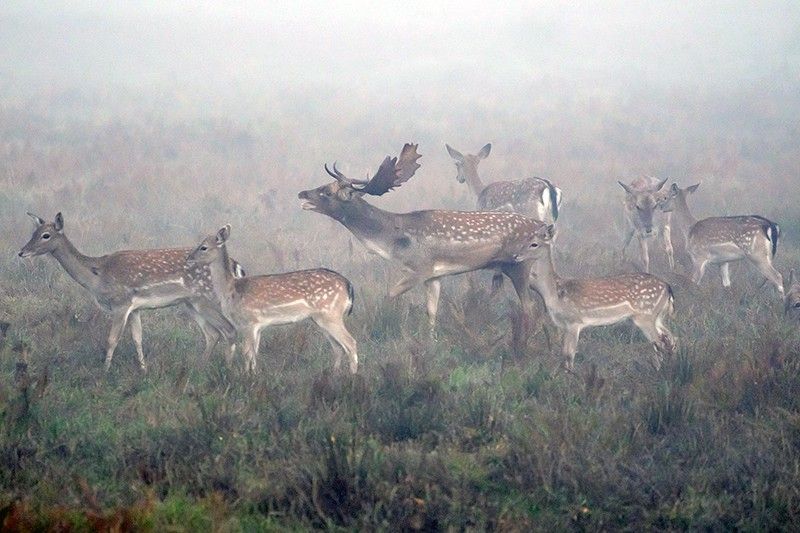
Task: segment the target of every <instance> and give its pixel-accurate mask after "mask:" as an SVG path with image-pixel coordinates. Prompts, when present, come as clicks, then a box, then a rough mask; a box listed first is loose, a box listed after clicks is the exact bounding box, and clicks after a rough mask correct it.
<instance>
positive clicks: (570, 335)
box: [561, 325, 582, 371]
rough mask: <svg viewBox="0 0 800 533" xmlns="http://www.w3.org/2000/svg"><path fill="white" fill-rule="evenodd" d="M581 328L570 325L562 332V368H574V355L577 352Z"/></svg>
mask: <svg viewBox="0 0 800 533" xmlns="http://www.w3.org/2000/svg"><path fill="white" fill-rule="evenodd" d="M581 329H582V328H581V327H580V326H574V325H570V326H567V328H566V329H565V330H564V341H563V342H564V343H563V344H562V345H561V355H562V356H563V357H564V368H566V369H567V370H570V371H571V370H573V369H574V368H575V353H576V352H577V351H578V339H579V338H580V336H581Z"/></svg>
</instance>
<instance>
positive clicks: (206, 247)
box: [200, 244, 208, 252]
mask: <svg viewBox="0 0 800 533" xmlns="http://www.w3.org/2000/svg"><path fill="white" fill-rule="evenodd" d="M206 250H208V246H206V245H205V244H204V245H203V246H201V247H200V251H201V252H205V251H206Z"/></svg>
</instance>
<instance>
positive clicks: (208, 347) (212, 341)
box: [186, 304, 220, 363]
mask: <svg viewBox="0 0 800 533" xmlns="http://www.w3.org/2000/svg"><path fill="white" fill-rule="evenodd" d="M186 308H187V310H188V312H189V316H191V317H192V319H193V320H194V321H195V322H197V325H198V326H200V331H201V332H202V333H203V340H204V341H205V348H204V349H203V355H201V356H200V360H201V361H203V362H204V363H205V362H207V361H208V359H209V357H210V356H211V352H213V351H214V348H215V347H216V346H217V342H219V337H220V332H219V330H218V329H217V328H215V327H214V326H212V325H211V324H210V323H209V321H208V320H206V319H205V318H203V315H201V314H200V313H198V312H197V310H196V309H195V308H194V307H192V306H191V305H189V304H186Z"/></svg>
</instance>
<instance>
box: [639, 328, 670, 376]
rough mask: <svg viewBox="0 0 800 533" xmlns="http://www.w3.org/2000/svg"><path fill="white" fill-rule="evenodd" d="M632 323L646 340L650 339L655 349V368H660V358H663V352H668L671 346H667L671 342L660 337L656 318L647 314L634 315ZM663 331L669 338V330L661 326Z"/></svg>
mask: <svg viewBox="0 0 800 533" xmlns="http://www.w3.org/2000/svg"><path fill="white" fill-rule="evenodd" d="M632 318H633V323H634V324H636V326H637V327H638V328H639V330H641V332H642V333H644V336H645V337H647V340H648V341H650V342H651V343H652V345H653V348H654V349H655V351H656V357H655V359H654V363H655V367H656V369H659V368H661V360H662V358H663V353H664V352H665V351H666V352H670V351H671V348H667V347H668V346H671V343H670V342H669V341H667V340H665V339H662V331H659V329H658V327H657V326H656V319H655V318H654V317H652V316H649V315H639V316H634V317H632ZM663 330H664V331H666V333H667V334H668V335H669V336H668V337H667V336H666V335H665V337H667V338H671V334H669V330H667V329H666V328H663Z"/></svg>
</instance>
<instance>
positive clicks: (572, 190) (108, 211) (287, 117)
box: [0, 1, 800, 271]
mask: <svg viewBox="0 0 800 533" xmlns="http://www.w3.org/2000/svg"><path fill="white" fill-rule="evenodd" d="M799 118H800V4H797V3H796V2H788V1H787V2H760V3H757V4H754V3H750V2H703V3H691V4H689V5H686V4H682V3H671V2H670V3H658V4H652V3H650V2H645V3H630V2H604V3H602V4H601V5H589V4H580V5H577V4H575V3H572V2H564V3H554V2H527V3H523V4H522V5H518V6H515V7H513V8H510V7H493V6H491V5H488V3H486V2H459V3H454V4H442V5H430V3H428V2H404V3H402V4H398V5H377V4H375V3H368V2H364V3H359V2H348V3H342V4H336V5H335V6H333V5H332V6H326V5H318V3H316V2H268V3H262V2H239V3H237V4H236V5H225V6H221V5H218V3H217V2H141V3H135V4H130V3H119V2H112V3H105V2H72V1H70V2H65V1H63V2H62V1H45V2H36V3H30V2H17V1H11V2H9V1H5V2H3V3H2V4H0V180H2V183H3V185H4V187H3V191H2V192H0V198H2V207H3V208H2V210H0V219H1V220H0V223H2V226H3V227H4V228H6V230H7V231H5V238H3V239H2V241H5V242H3V245H4V246H7V247H8V248H9V252H13V250H15V249H18V248H19V246H20V245H21V244H22V243H23V242H24V241H25V240H26V239H27V237H28V234H29V231H30V227H29V223H28V221H27V219H26V217H25V216H24V211H25V210H31V211H34V212H36V213H38V214H40V215H41V216H43V217H46V218H48V219H49V218H52V216H53V215H54V214H55V212H56V211H58V210H61V211H63V212H64V214H65V217H66V220H67V232H68V234H69V235H70V236H71V237H72V238H73V240H75V241H76V244H77V245H78V247H79V248H80V249H81V250H84V251H86V252H87V253H101V252H107V251H111V249H117V248H121V247H140V246H167V245H181V244H183V245H187V246H189V245H192V244H194V241H195V240H197V239H198V238H199V237H200V236H202V235H204V234H206V233H210V232H211V231H213V230H214V229H215V228H217V227H218V226H220V225H221V224H223V223H225V222H232V223H233V224H234V233H233V235H234V237H235V238H236V237H238V238H243V239H242V240H241V241H239V242H238V243H237V246H241V247H242V248H241V249H242V251H241V252H238V255H240V256H242V255H244V257H245V259H249V260H251V261H260V263H261V265H262V266H263V268H258V267H257V268H256V269H255V270H256V271H262V270H264V271H269V270H271V269H272V268H273V267H274V266H275V265H271V264H269V263H268V262H267V263H265V262H264V255H263V254H264V242H265V241H266V240H269V241H270V242H271V243H272V244H273V245H274V246H276V247H278V248H279V249H281V250H283V252H282V253H286V254H289V253H294V256H295V257H296V258H298V259H297V261H296V263H298V266H300V265H302V266H316V263H318V262H320V261H322V262H325V263H326V264H331V263H334V266H337V265H336V263H337V262H338V261H337V254H336V253H332V252H335V247H331V246H329V245H328V244H329V243H331V242H334V243H338V244H343V243H345V242H346V239H347V238H348V235H347V232H346V230H344V228H341V227H337V226H336V225H335V224H334V223H332V222H331V221H330V220H329V219H327V218H326V217H323V216H321V215H318V214H313V213H304V212H302V211H301V210H300V209H299V205H298V201H297V199H296V194H297V192H298V191H299V190H301V189H306V188H310V187H315V186H318V185H321V184H323V183H325V182H327V181H328V179H329V178H328V177H327V175H326V174H325V173H324V172H323V171H322V164H323V163H325V162H329V163H330V162H332V161H334V160H336V161H338V162H339V167H340V168H341V169H342V170H343V171H344V172H345V173H346V174H348V175H351V176H354V177H364V176H366V175H368V174H371V172H373V171H374V170H375V168H376V167H377V165H378V163H379V162H380V161H381V160H382V159H383V157H384V156H385V155H387V154H393V153H396V152H397V151H398V150H399V149H400V147H401V146H402V144H403V143H404V142H408V141H413V142H418V143H419V144H420V147H419V151H420V153H421V154H423V158H422V160H421V163H422V168H421V169H420V171H419V172H418V173H417V175H416V176H415V178H414V179H413V180H412V181H411V182H409V183H408V184H406V185H404V186H403V187H402V188H401V189H399V190H397V191H394V192H392V193H390V194H388V195H387V196H386V197H385V198H381V199H374V201H375V203H376V204H378V205H381V206H383V207H386V208H389V209H397V210H410V209H419V208H437V207H447V208H454V209H471V208H473V206H474V199H473V198H472V197H471V195H470V193H469V191H468V190H467V188H466V186H463V185H460V184H458V183H456V181H455V179H454V177H455V168H454V167H453V164H452V162H451V160H450V158H449V157H448V155H447V153H446V152H445V149H444V143H445V142H447V143H450V144H451V145H452V146H454V147H456V148H457V149H459V150H461V151H462V152H469V153H475V152H477V150H479V149H480V147H481V146H483V144H485V143H486V142H491V143H492V144H493V150H492V153H491V155H490V157H489V158H488V159H487V160H486V161H484V162H483V163H482V165H481V167H480V169H479V170H480V171H481V176H482V178H483V180H484V182H486V183H488V182H490V181H494V180H499V179H520V178H524V177H529V176H534V175H536V176H543V177H548V178H550V179H552V180H553V181H555V182H556V183H557V184H558V185H559V186H561V188H562V189H563V190H564V197H565V205H564V210H563V219H562V220H563V222H564V225H563V226H562V228H563V229H562V232H561V234H562V236H563V237H562V239H563V240H562V241H561V243H563V246H591V245H594V244H597V243H602V244H604V245H606V246H608V245H613V247H614V248H617V247H618V245H619V240H620V239H619V238H618V227H619V225H620V217H619V216H618V206H619V202H620V199H621V197H622V191H621V189H620V188H619V187H618V186H617V184H616V180H617V179H622V180H630V179H633V178H635V177H637V176H641V175H656V176H659V177H669V178H670V179H671V180H676V181H677V182H678V183H680V184H682V185H684V186H685V185H689V184H690V183H695V182H697V181H702V186H701V188H700V190H699V192H698V193H697V194H696V195H694V196H695V198H693V200H694V203H693V204H692V205H693V207H694V210H695V214H696V215H698V216H700V217H702V216H709V215H715V214H740V213H745V212H746V213H750V212H754V213H760V214H763V215H764V216H767V217H769V218H773V219H776V220H777V221H778V222H779V223H781V224H782V225H783V226H784V228H785V229H786V228H789V227H790V226H791V223H792V221H793V220H796V219H797V216H798V213H800V209H798V208H797V207H796V206H795V205H793V204H794V203H795V202H794V201H793V200H794V199H796V198H798V193H800V180H798V176H800V143H798V138H799V136H798V128H799V127H800V122H799V121H798V119H799ZM3 197H4V198H3ZM787 200H789V201H787ZM787 219H788V220H787ZM786 222H790V224H789V225H787V224H786ZM788 235H789V237H790V238H791V231H789V232H788ZM331 239H333V240H331ZM236 240H238V239H236ZM234 242H236V241H234ZM292 250H294V252H292ZM283 266H284V267H289V266H293V265H291V264H286V265H283ZM339 266H341V265H339ZM251 269H252V268H251Z"/></svg>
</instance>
